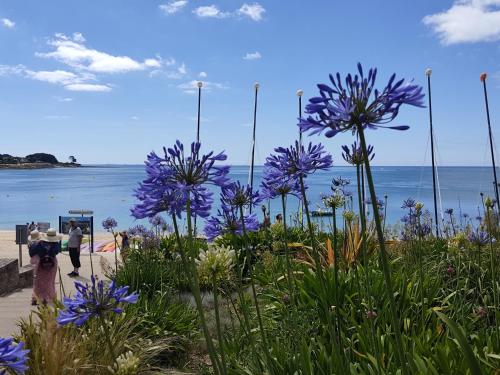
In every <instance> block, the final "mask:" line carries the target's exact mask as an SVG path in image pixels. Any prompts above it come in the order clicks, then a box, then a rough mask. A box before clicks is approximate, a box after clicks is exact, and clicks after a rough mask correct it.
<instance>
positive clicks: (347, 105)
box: [298, 63, 424, 137]
mask: <svg viewBox="0 0 500 375" xmlns="http://www.w3.org/2000/svg"><path fill="white" fill-rule="evenodd" d="M376 77H377V69H370V70H369V71H368V76H367V77H365V75H364V72H363V68H362V66H361V64H359V63H358V74H355V75H354V77H353V76H352V75H351V74H348V75H347V77H346V78H345V86H344V84H343V83H342V80H341V78H340V74H339V73H337V74H336V76H335V77H334V76H333V75H331V74H330V82H331V84H332V86H329V85H326V84H319V85H318V89H319V94H320V96H318V97H313V98H311V99H309V104H308V105H307V106H306V109H305V113H306V114H308V115H309V116H308V117H307V118H301V119H299V124H298V125H299V127H300V130H301V131H303V132H307V131H309V132H310V134H320V133H322V132H323V131H326V133H325V135H326V136H327V137H333V136H334V135H336V134H338V133H341V132H345V131H352V132H353V133H354V132H356V131H357V127H358V126H363V128H371V129H376V128H379V127H388V128H391V129H397V130H406V129H408V126H407V125H402V126H385V124H387V123H389V122H391V121H392V120H394V119H395V118H396V117H397V115H398V113H399V109H400V107H401V106H402V105H403V104H408V105H412V106H416V107H423V106H424V105H423V98H424V94H423V93H422V87H420V86H418V85H415V84H412V82H411V81H410V82H408V81H405V80H404V79H401V80H399V81H396V75H395V74H393V75H392V76H391V78H390V79H389V82H388V83H387V85H386V86H385V87H384V88H383V89H382V90H381V91H379V90H378V89H376V88H375V79H376Z"/></svg>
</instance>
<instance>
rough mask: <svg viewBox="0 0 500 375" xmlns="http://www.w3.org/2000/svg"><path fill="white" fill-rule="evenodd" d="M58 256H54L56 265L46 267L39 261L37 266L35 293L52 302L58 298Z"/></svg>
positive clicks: (39, 297)
mask: <svg viewBox="0 0 500 375" xmlns="http://www.w3.org/2000/svg"><path fill="white" fill-rule="evenodd" d="M56 275H57V257H54V266H53V267H51V268H49V269H46V268H42V267H41V266H40V263H39V262H37V264H36V266H35V280H34V282H33V295H34V297H35V298H37V299H38V300H41V301H46V302H51V301H54V300H55V299H56V298H57V293H56Z"/></svg>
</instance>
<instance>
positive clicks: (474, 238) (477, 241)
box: [467, 230, 490, 247]
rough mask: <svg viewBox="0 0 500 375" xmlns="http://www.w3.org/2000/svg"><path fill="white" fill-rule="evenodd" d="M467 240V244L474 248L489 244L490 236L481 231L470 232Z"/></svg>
mask: <svg viewBox="0 0 500 375" xmlns="http://www.w3.org/2000/svg"><path fill="white" fill-rule="evenodd" d="M467 238H468V239H469V242H470V243H471V244H473V245H476V246H479V247H480V246H484V245H486V244H488V243H489V242H490V236H489V234H488V233H486V232H483V231H480V230H478V231H472V232H470V233H469V234H468V236H467Z"/></svg>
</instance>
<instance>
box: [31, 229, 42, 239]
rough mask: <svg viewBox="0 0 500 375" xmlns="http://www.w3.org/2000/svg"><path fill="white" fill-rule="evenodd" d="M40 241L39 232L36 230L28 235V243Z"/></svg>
mask: <svg viewBox="0 0 500 375" xmlns="http://www.w3.org/2000/svg"><path fill="white" fill-rule="evenodd" d="M39 239H40V232H39V231H37V230H34V231H32V232H31V233H30V237H29V240H30V241H38V240H39Z"/></svg>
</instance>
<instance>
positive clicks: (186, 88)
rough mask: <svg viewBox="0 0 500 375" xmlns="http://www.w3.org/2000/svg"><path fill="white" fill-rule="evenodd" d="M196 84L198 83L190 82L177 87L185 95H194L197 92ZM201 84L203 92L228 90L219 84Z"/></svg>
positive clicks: (205, 82)
mask: <svg viewBox="0 0 500 375" xmlns="http://www.w3.org/2000/svg"><path fill="white" fill-rule="evenodd" d="M198 82H199V81H196V80H192V81H189V82H185V83H181V84H180V85H177V87H178V88H179V89H181V90H182V92H184V93H185V94H194V93H196V92H198ZM202 83H203V90H204V91H212V90H225V89H228V88H229V86H227V85H225V84H223V83H219V82H208V81H202Z"/></svg>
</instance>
